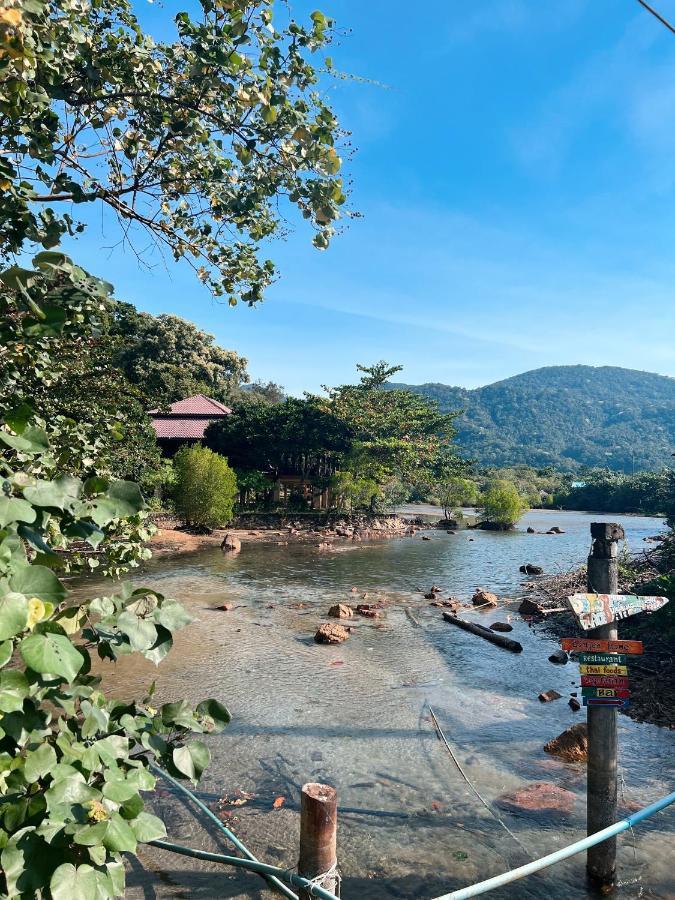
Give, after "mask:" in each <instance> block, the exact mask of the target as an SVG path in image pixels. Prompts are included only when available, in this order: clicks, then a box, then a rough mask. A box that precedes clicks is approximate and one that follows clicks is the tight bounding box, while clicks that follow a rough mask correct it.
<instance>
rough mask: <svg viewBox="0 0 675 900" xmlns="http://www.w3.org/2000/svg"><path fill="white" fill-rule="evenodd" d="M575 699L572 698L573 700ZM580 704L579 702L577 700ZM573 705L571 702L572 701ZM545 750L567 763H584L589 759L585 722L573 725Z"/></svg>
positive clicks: (549, 743)
mask: <svg viewBox="0 0 675 900" xmlns="http://www.w3.org/2000/svg"><path fill="white" fill-rule="evenodd" d="M574 699H575V698H574V697H572V700H574ZM576 703H577V704H578V703H579V701H578V700H577V701H576ZM570 705H571V701H570ZM544 750H545V751H546V752H547V753H551V754H553V756H559V757H560V759H564V760H565V761H566V762H584V761H585V760H587V759H588V728H587V727H586V723H585V722H579V724H578V725H572V727H571V728H567V729H566V730H565V731H563V732H562V734H559V735H558V737H557V738H553V740H552V741H549V742H548V744H544Z"/></svg>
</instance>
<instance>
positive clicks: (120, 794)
mask: <svg viewBox="0 0 675 900" xmlns="http://www.w3.org/2000/svg"><path fill="white" fill-rule="evenodd" d="M135 795H137V791H136V788H135V787H134V786H133V784H128V783H127V782H126V781H106V783H105V784H104V785H103V796H104V797H105V798H106V800H112V801H113V802H114V803H125V802H126V801H127V800H131V798H132V797H133V796H135Z"/></svg>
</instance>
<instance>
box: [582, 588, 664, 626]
mask: <svg viewBox="0 0 675 900" xmlns="http://www.w3.org/2000/svg"><path fill="white" fill-rule="evenodd" d="M567 602H568V603H569V605H570V607H571V609H572V612H573V613H574V615H575V616H576V617H577V621H578V622H579V624H580V625H581V627H582V628H583V629H584V631H588V630H589V629H591V628H598V627H599V626H600V625H609V624H610V623H611V622H616V621H618V620H620V619H627V618H628V617H629V616H634V615H635V614H636V613H640V612H655V611H656V610H657V609H661V607H662V606H665V605H666V603H667V602H668V598H667V597H638V596H637V595H635V594H572V596H571V597H568V598H567Z"/></svg>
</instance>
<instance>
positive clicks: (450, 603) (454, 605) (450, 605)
mask: <svg viewBox="0 0 675 900" xmlns="http://www.w3.org/2000/svg"><path fill="white" fill-rule="evenodd" d="M461 605H462V604H461V603H460V601H459V600H458V599H457V597H448V599H447V600H432V601H431V603H430V604H429V606H444V607H445V608H446V609H454V610H457V609H459V607H460V606H461Z"/></svg>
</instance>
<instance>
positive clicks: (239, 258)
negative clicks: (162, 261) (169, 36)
mask: <svg viewBox="0 0 675 900" xmlns="http://www.w3.org/2000/svg"><path fill="white" fill-rule="evenodd" d="M199 8H200V15H198V16H196V17H195V18H194V19H193V18H191V17H190V15H189V14H188V13H186V12H179V13H178V15H177V16H176V17H175V25H176V32H177V35H176V39H175V40H174V41H172V42H163V41H155V40H154V39H153V38H152V37H151V36H150V35H148V34H144V33H143V31H142V29H141V28H140V26H139V24H138V21H137V19H136V17H135V15H134V13H133V9H132V4H131V3H130V2H128V0H93V2H91V3H75V2H71V0H21V2H18V0H10V2H9V3H6V4H4V7H3V11H2V16H1V17H0V39H1V40H2V46H3V49H2V57H1V59H0V79H1V82H2V91H1V92H0V93H1V95H2V100H1V101H0V150H1V151H2V152H1V153H0V191H1V192H2V205H1V207H0V250H1V251H2V252H4V253H16V252H18V251H20V250H21V249H22V247H23V245H24V242H25V241H31V242H35V243H39V244H42V246H43V247H45V248H47V249H49V248H52V247H54V246H55V245H56V244H58V243H59V241H60V239H61V237H62V236H63V235H64V234H76V233H77V232H79V231H81V230H82V229H83V227H84V223H83V221H76V220H75V219H74V218H73V208H74V207H75V208H77V206H80V205H82V204H91V203H98V204H99V205H100V204H103V205H104V207H105V208H107V209H108V210H109V211H110V212H111V214H112V215H113V216H115V217H116V218H117V220H118V221H119V223H120V228H121V232H122V240H123V241H124V242H125V244H126V245H127V246H130V245H131V246H135V245H134V243H133V242H134V235H135V234H142V235H143V244H144V245H147V243H148V238H149V239H150V242H151V245H154V246H155V247H157V248H160V249H162V250H166V251H168V253H169V254H170V255H171V256H172V257H173V258H174V259H176V260H180V259H185V260H186V261H188V263H189V264H190V265H191V266H192V267H193V268H194V270H195V272H196V274H197V276H198V277H199V278H200V279H201V280H202V281H203V282H204V283H206V284H207V285H208V286H209V287H210V288H211V290H212V291H213V292H214V293H215V294H216V295H223V296H226V297H227V298H228V299H229V302H230V303H231V304H234V303H236V302H237V300H238V299H241V300H243V301H244V302H246V303H249V304H253V303H256V302H257V301H259V300H260V299H261V298H262V295H263V291H264V289H265V288H266V286H267V285H269V283H270V282H271V280H272V278H273V275H274V266H273V264H272V262H271V261H270V260H264V261H261V260H260V259H259V258H258V255H257V246H258V244H259V243H260V242H261V241H263V240H266V239H268V238H270V237H271V236H272V235H274V234H277V233H279V231H280V228H281V221H282V211H280V210H279V207H278V203H277V201H278V198H280V197H283V198H286V199H287V201H288V204H289V206H291V207H292V206H295V207H296V208H297V209H298V210H299V211H300V213H301V214H302V216H303V217H304V218H305V219H307V220H308V221H309V222H310V223H311V225H312V226H313V227H314V229H315V237H314V243H315V245H316V246H317V247H319V248H324V247H326V246H328V243H329V240H330V238H331V235H332V234H333V232H334V223H335V221H336V220H337V219H338V217H339V215H340V209H341V206H342V204H343V203H344V201H345V194H344V192H343V183H342V179H341V178H340V177H339V174H338V173H339V170H340V167H341V162H342V161H341V158H340V156H339V154H338V150H337V149H336V146H335V144H336V141H337V139H338V135H339V130H338V124H337V120H336V118H335V116H334V114H333V112H332V111H331V110H330V108H329V107H328V106H327V105H326V103H325V102H324V100H323V98H322V96H321V95H320V94H319V93H318V91H316V90H315V87H314V86H315V84H316V82H317V73H316V69H315V68H314V67H313V65H312V64H311V62H310V57H311V55H312V54H313V53H315V52H316V51H319V50H321V49H322V48H323V47H324V46H325V45H326V44H327V42H328V41H329V39H330V32H331V25H332V23H331V21H330V20H329V19H328V18H327V17H326V16H324V15H323V14H322V13H321V12H318V11H316V12H314V13H312V16H311V23H310V24H309V25H308V26H303V25H300V24H299V23H298V22H295V21H294V20H292V19H290V20H289V21H287V22H286V23H285V24H279V23H277V24H275V23H273V15H272V14H273V8H272V4H271V3H269V2H268V0H232V2H229V0H228V2H223V0H200V3H199ZM138 252H140V251H138Z"/></svg>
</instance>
